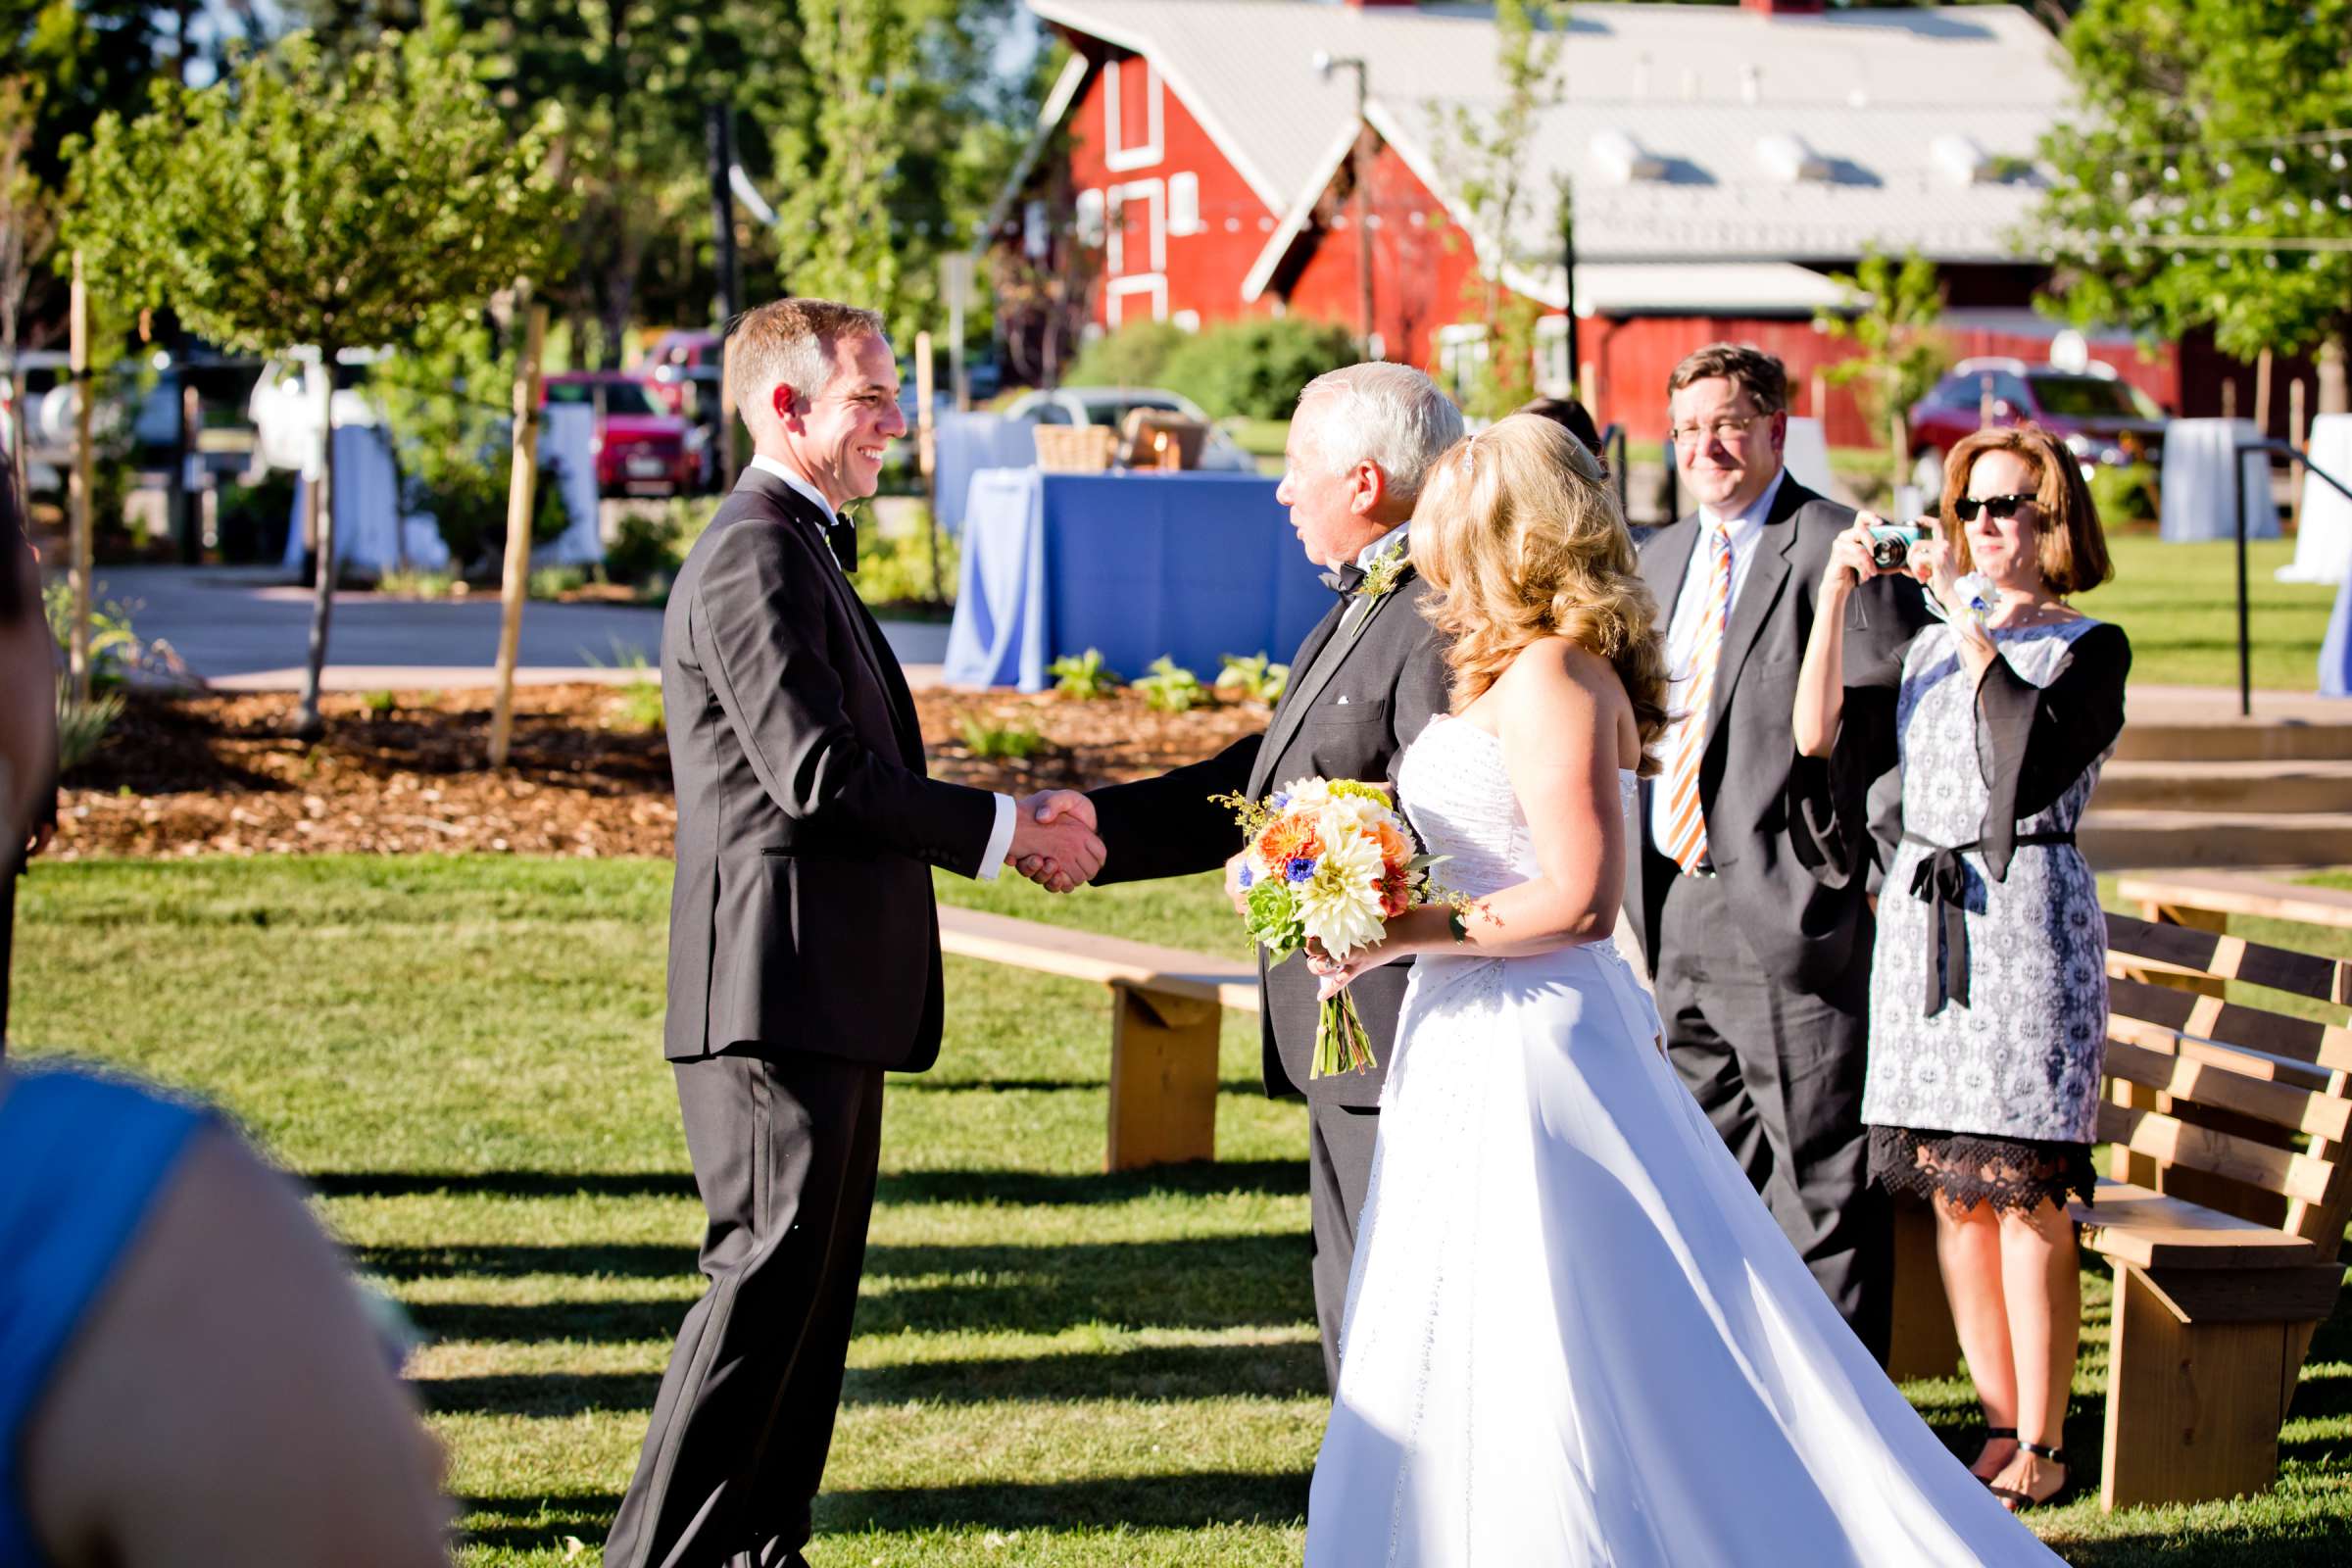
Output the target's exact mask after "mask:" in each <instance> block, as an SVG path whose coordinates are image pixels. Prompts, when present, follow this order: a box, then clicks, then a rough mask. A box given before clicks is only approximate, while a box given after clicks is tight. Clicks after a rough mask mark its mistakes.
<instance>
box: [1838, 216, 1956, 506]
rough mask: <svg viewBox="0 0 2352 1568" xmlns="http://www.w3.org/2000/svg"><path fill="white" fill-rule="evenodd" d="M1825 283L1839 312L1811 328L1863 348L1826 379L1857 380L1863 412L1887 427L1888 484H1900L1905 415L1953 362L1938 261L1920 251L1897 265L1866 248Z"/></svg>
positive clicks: (1904, 477)
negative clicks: (1944, 333) (1942, 330)
mask: <svg viewBox="0 0 2352 1568" xmlns="http://www.w3.org/2000/svg"><path fill="white" fill-rule="evenodd" d="M1830 280H1831V281H1832V282H1834V283H1836V284H1837V285H1838V288H1839V290H1840V291H1842V292H1843V294H1844V296H1845V298H1844V300H1843V302H1842V303H1841V304H1840V305H1839V306H1838V309H1837V310H1834V311H1824V312H1822V313H1821V314H1820V315H1818V316H1816V317H1815V318H1814V319H1813V325H1814V326H1815V327H1816V328H1817V329H1819V330H1820V331H1823V332H1826V333H1828V334H1829V335H1830V336H1831V337H1835V338H1847V339H1850V340H1852V342H1853V343H1854V344H1855V345H1856V346H1857V347H1858V348H1859V349H1860V350H1861V352H1860V353H1859V354H1856V355H1855V356H1854V357H1853V358H1851V359H1849V360H1845V361H1843V362H1841V363H1839V364H1838V365H1836V366H1833V367H1832V368H1831V369H1830V371H1829V378H1830V379H1831V380H1832V381H1834V382H1836V383H1837V384H1838V385H1839V386H1844V385H1847V384H1849V383H1852V384H1854V395H1855V398H1856V400H1857V401H1858V402H1860V403H1861V405H1862V413H1863V415H1864V417H1866V418H1868V419H1869V420H1870V421H1871V422H1872V423H1874V424H1876V425H1877V426H1878V427H1879V428H1880V429H1882V430H1884V431H1886V432H1887V463H1888V466H1889V472H1891V474H1892V475H1893V482H1894V483H1896V484H1898V485H1899V484H1903V483H1905V482H1906V481H1908V480H1909V478H1910V476H1911V475H1910V453H1911V440H1910V429H1909V424H1908V421H1907V419H1906V416H1907V415H1908V413H1909V411H1910V408H1911V405H1912V404H1914V403H1916V402H1918V401H1919V400H1920V399H1921V398H1923V397H1926V396H1927V395H1928V392H1929V391H1930V389H1932V388H1933V387H1934V386H1935V385H1936V379H1937V378H1938V377H1939V376H1941V375H1942V374H1943V370H1944V367H1945V366H1946V365H1948V364H1949V363H1950V355H1949V354H1947V353H1946V352H1945V349H1944V345H1943V342H1942V340H1941V339H1940V338H1938V337H1937V336H1936V330H1935V328H1936V321H1937V319H1940V318H1941V317H1942V315H1943V285H1942V284H1941V283H1939V282H1938V281H1937V280H1936V264H1935V263H1933V262H1931V261H1929V260H1928V259H1927V258H1926V257H1924V256H1922V255H1920V254H1919V253H1918V252H1917V251H1912V252H1910V253H1908V254H1907V255H1905V256H1904V257H1903V258H1902V259H1901V260H1900V261H1899V262H1898V261H1897V260H1895V259H1894V258H1893V257H1891V256H1888V255H1887V254H1886V253H1885V252H1883V251H1881V250H1878V249H1877V248H1875V247H1873V248H1870V249H1866V250H1865V251H1863V253H1862V262H1861V265H1860V266H1858V267H1856V268H1855V269H1854V270H1852V271H1851V272H1833V273H1831V274H1830Z"/></svg>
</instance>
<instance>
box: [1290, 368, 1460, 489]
mask: <svg viewBox="0 0 2352 1568" xmlns="http://www.w3.org/2000/svg"><path fill="white" fill-rule="evenodd" d="M1310 408H1311V409H1312V413H1311V414H1310V413H1309V410H1310ZM1296 417H1305V418H1309V419H1311V420H1312V423H1311V424H1310V425H1309V426H1308V428H1309V429H1310V430H1311V432H1312V436H1311V439H1312V442H1313V445H1314V449H1315V453H1316V455H1317V456H1318V457H1319V458H1320V459H1321V460H1322V462H1323V464H1324V466H1326V467H1327V468H1329V469H1330V471H1331V472H1333V473H1335V474H1341V473H1346V472H1347V471H1348V469H1350V468H1352V467H1354V466H1356V465H1357V464H1359V463H1363V462H1366V461H1367V460H1368V461H1369V462H1370V463H1371V464H1372V466H1374V467H1376V468H1378V469H1380V471H1381V474H1382V476H1383V477H1384V478H1385V479H1386V480H1387V481H1388V487H1389V489H1390V490H1391V491H1392V492H1393V493H1394V494H1395V495H1396V496H1397V500H1399V501H1402V502H1405V503H1408V504H1409V503H1411V502H1413V501H1415V500H1417V499H1418V498H1419V497H1420V494H1421V480H1422V479H1423V477H1424V476H1425V475H1427V474H1428V472H1429V466H1430V465H1431V464H1433V463H1435V462H1437V461H1438V457H1439V455H1440V454H1442V453H1443V452H1445V450H1446V448H1447V447H1450V446H1452V445H1453V444H1454V443H1455V442H1456V441H1459V440H1460V439H1461V438H1462V411H1461V410H1459V409H1457V408H1455V407H1454V406H1453V400H1452V399H1451V398H1449V397H1447V396H1446V394H1445V393H1444V392H1443V391H1442V390H1440V389H1439V386H1438V383H1437V382H1435V381H1433V380H1431V379H1430V378H1429V377H1428V376H1426V375H1424V374H1422V373H1421V372H1420V371H1419V370H1416V369H1414V368H1412V367H1411V366H1409V365H1397V364H1393V363H1391V362H1390V361H1387V360H1369V361H1366V362H1365V363H1364V364H1362V365H1348V366H1342V367H1341V368H1339V369H1336V370H1327V371H1325V372H1324V373H1323V374H1321V375H1318V376H1316V377H1315V378H1314V379H1313V380H1312V381H1309V382H1307V383H1306V386H1305V388H1304V389H1303V390H1301V391H1300V392H1299V409H1298V415H1297V416H1296Z"/></svg>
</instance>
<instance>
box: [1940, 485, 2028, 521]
mask: <svg viewBox="0 0 2352 1568" xmlns="http://www.w3.org/2000/svg"><path fill="white" fill-rule="evenodd" d="M2039 499H2041V498H2040V497H2038V496H2036V495H2034V494H2032V493H2031V492H2028V493H2025V494H2022V495H2013V496H1986V497H1985V498H1984V499H1983V500H1982V501H1980V500H1978V499H1977V498H1976V497H1975V496H1960V497H1958V498H1956V499H1955V500H1954V501H1953V502H1952V515H1953V516H1955V517H1958V518H1959V519H1960V520H1961V521H1962V522H1974V521H1976V520H1977V512H1978V510H1979V509H1980V508H1981V509H1983V510H1984V511H1985V512H1989V513H1991V514H1992V515H1994V516H1996V517H2000V518H2003V519H2007V518H2010V517H2014V516H2016V515H2017V509H2018V508H2020V507H2027V506H2032V505H2033V504H2034V502H2035V501H2038V500H2039Z"/></svg>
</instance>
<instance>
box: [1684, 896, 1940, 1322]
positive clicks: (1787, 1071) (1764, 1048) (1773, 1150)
mask: <svg viewBox="0 0 2352 1568" xmlns="http://www.w3.org/2000/svg"><path fill="white" fill-rule="evenodd" d="M1864 940H1865V944H1866V945H1865V947H1864V949H1863V951H1864V952H1865V953H1867V952H1868V951H1869V949H1868V947H1867V940H1868V932H1867V931H1865V933H1864ZM1658 953H1659V955H1660V956H1659V959H1658V963H1657V1002H1658V1012H1659V1014H1660V1015H1661V1016H1662V1017H1663V1018H1664V1019H1665V1023H1666V1053H1667V1055H1668V1056H1669V1058H1670V1059H1672V1061H1673V1062H1674V1067H1675V1071H1676V1072H1677V1073H1679V1074H1680V1075H1681V1076H1682V1080H1683V1083H1684V1085H1685V1087H1687V1088H1688V1089H1689V1090H1690V1091H1691V1095H1692V1096H1693V1097H1694V1098H1695V1099H1696V1100H1697V1101H1698V1103H1699V1106H1700V1108H1702V1109H1703V1110H1705V1111H1706V1113H1707V1120H1708V1121H1710V1122H1712V1123H1714V1126H1715V1131H1716V1132H1717V1133H1718V1134H1720V1135H1721V1136H1722V1138H1723V1141H1724V1143H1725V1145H1726V1146H1728V1147H1729V1148H1730V1150H1731V1152H1732V1154H1733V1157H1735V1158H1736V1159H1738V1160H1739V1161H1740V1166H1741V1167H1742V1168H1743V1169H1744V1170H1745V1171H1746V1172H1747V1179H1748V1180H1749V1181H1750V1182H1752V1183H1754V1184H1755V1188H1756V1191H1757V1192H1759V1193H1761V1194H1762V1195H1763V1197H1764V1201H1765V1204H1766V1205H1767V1206H1768V1207H1769V1208H1771V1210H1772V1217H1773V1218H1774V1219H1775V1220H1777V1221H1779V1223H1780V1227H1781V1230H1782V1232H1783V1233H1784V1234H1786V1235H1787V1236H1788V1238H1789V1242H1790V1244H1791V1245H1792V1246H1794V1247H1795V1248H1796V1250H1797V1252H1798V1253H1799V1254H1800V1255H1801V1256H1802V1257H1803V1258H1804V1260H1805V1264H1806V1266H1807V1267H1808V1268H1810V1269H1812V1271H1813V1277H1814V1278H1815V1279H1816V1280H1819V1281H1820V1282H1821V1288H1822V1289H1823V1290H1824V1291H1825V1292H1827V1293H1828V1295H1829V1298H1830V1299H1831V1301H1832V1302H1834V1303H1835V1304H1836V1305H1837V1308H1838V1313H1839V1314H1840V1315H1841V1316H1843V1317H1844V1319H1845V1321H1846V1324H1847V1326H1848V1327H1850V1328H1851V1329H1852V1330H1853V1331H1854V1335H1855V1337H1856V1338H1857V1339H1859V1340H1861V1342H1862V1343H1863V1345H1864V1346H1865V1347H1866V1348H1868V1349H1869V1350H1870V1353H1871V1354H1872V1355H1874V1356H1876V1357H1878V1359H1879V1360H1880V1361H1881V1362H1884V1361H1885V1360H1886V1359H1887V1335H1888V1332H1889V1329H1890V1325H1891V1322H1892V1310H1893V1260H1894V1250H1893V1236H1892V1231H1891V1228H1890V1227H1891V1220H1890V1219H1889V1216H1888V1212H1887V1201H1886V1196H1885V1194H1883V1193H1881V1192H1879V1191H1878V1190H1876V1189H1874V1188H1873V1187H1871V1185H1870V1168H1869V1158H1868V1148H1867V1143H1866V1136H1865V1134H1864V1131H1863V1127H1862V1072H1863V1066H1864V1061H1865V1047H1866V1044H1867V1041H1868V1034H1869V1031H1868V1018H1869V1003H1870V969H1869V965H1868V964H1867V963H1861V964H1856V965H1854V966H1853V967H1852V968H1851V969H1850V970H1849V971H1848V972H1847V974H1846V975H1845V976H1844V977H1842V979H1841V980H1840V982H1839V984H1838V987H1837V989H1836V990H1835V991H1834V992H1832V993H1830V994H1827V995H1814V994H1812V993H1810V992H1804V991H1798V990H1796V989H1795V988H1794V987H1792V986H1790V985H1789V983H1788V981H1787V980H1785V979H1783V978H1780V977H1777V976H1774V975H1771V974H1767V973H1766V972H1765V970H1764V968H1763V966H1762V965H1761V964H1759V963H1758V962H1757V961H1756V958H1755V955H1754V954H1753V953H1751V952H1750V951H1749V950H1748V947H1747V944H1746V942H1745V941H1744V940H1743V939H1742V938H1741V937H1740V929H1739V920H1738V917H1737V914H1736V913H1735V910H1734V908H1733V905H1732V901H1731V899H1730V898H1729V897H1728V895H1727V892H1726V890H1725V888H1724V886H1723V884H1722V883H1721V882H1720V881H1719V880H1717V879H1715V878H1712V877H1688V876H1677V877H1675V878H1674V880H1673V881H1672V883H1671V884H1670V885H1669V886H1668V888H1667V892H1666V907H1665V908H1664V910H1663V911H1662V912H1661V914H1660V917H1659V922H1658Z"/></svg>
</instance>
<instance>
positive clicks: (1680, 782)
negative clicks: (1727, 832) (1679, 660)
mask: <svg viewBox="0 0 2352 1568" xmlns="http://www.w3.org/2000/svg"><path fill="white" fill-rule="evenodd" d="M1707 549H1708V551H1709V552H1710V554H1711V558H1712V559H1711V560H1710V561H1709V562H1708V564H1707V597H1706V609H1705V612H1704V613H1702V614H1701V615H1700V616H1699V618H1698V642H1697V644H1696V646H1694V647H1693V648H1692V649H1691V687H1690V690H1689V692H1688V693H1687V694H1686V696H1685V704H1684V709H1683V716H1682V719H1681V720H1680V722H1679V723H1677V725H1676V726H1675V727H1676V729H1677V731H1678V733H1677V734H1676V736H1675V743H1674V760H1673V763H1672V765H1671V766H1669V767H1668V768H1667V770H1666V824H1667V826H1666V853H1667V854H1668V855H1670V856H1672V857H1673V858H1674V863H1675V864H1677V865H1679V866H1681V867H1682V868H1683V871H1684V873H1685V874H1686V875H1689V874H1691V873H1694V872H1696V871H1697V870H1698V868H1699V867H1700V866H1701V865H1703V864H1705V863H1706V858H1707V814H1706V812H1705V810H1704V809H1702V808H1701V807H1700V805H1699V800H1698V764H1699V760H1700V759H1701V758H1703V757H1704V756H1705V755H1706V750H1707V719H1708V716H1709V705H1710V704H1712V703H1713V702H1714V700H1715V666H1716V665H1717V664H1718V663H1719V662H1721V661H1722V655H1723V626H1724V621H1725V618H1726V617H1727V615H1728V614H1729V613H1730V611H1731V606H1732V535H1731V531H1730V530H1729V529H1727V528H1725V527H1724V526H1723V524H1721V523H1717V524H1716V525H1715V526H1714V528H1713V529H1711V530H1710V531H1709V532H1708V534H1707Z"/></svg>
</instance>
